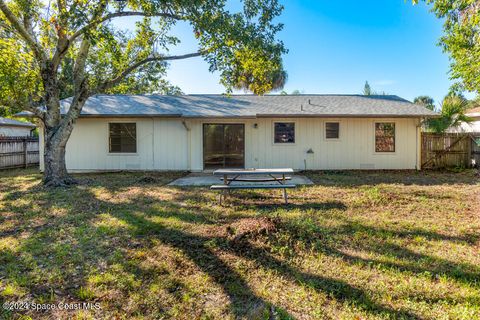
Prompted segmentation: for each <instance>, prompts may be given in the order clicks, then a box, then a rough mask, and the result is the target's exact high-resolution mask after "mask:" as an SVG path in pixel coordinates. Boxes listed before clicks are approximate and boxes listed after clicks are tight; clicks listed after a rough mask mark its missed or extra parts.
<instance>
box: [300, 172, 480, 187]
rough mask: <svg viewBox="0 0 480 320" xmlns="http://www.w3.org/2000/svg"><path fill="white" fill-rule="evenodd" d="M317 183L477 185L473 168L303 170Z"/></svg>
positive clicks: (346, 184)
mask: <svg viewBox="0 0 480 320" xmlns="http://www.w3.org/2000/svg"><path fill="white" fill-rule="evenodd" d="M302 174H304V175H305V176H307V177H308V178H309V179H310V180H312V181H313V182H314V183H315V184H317V185H323V186H335V187H359V186H373V185H378V184H401V185H418V186H434V185H456V184H467V185H478V184H479V180H478V177H477V176H476V172H475V171H474V170H466V171H465V172H460V173H455V172H449V171H428V170H423V171H416V170H369V171H365V170H363V171H362V170H331V171H306V172H303V173H302Z"/></svg>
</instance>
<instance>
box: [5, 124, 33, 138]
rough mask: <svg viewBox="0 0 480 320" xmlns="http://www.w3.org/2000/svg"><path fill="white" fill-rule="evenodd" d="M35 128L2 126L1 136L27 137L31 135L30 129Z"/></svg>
mask: <svg viewBox="0 0 480 320" xmlns="http://www.w3.org/2000/svg"><path fill="white" fill-rule="evenodd" d="M32 129H33V128H27V127H15V126H0V137H25V136H30V131H31V130H32Z"/></svg>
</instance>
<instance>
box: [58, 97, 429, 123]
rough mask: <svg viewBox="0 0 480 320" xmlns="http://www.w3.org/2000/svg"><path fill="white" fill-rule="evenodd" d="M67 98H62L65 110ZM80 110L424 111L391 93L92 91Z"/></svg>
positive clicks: (187, 113) (241, 113) (236, 113)
mask: <svg viewBox="0 0 480 320" xmlns="http://www.w3.org/2000/svg"><path fill="white" fill-rule="evenodd" d="M70 103H71V98H67V99H64V100H62V101H61V106H62V113H66V111H67V110H68V108H69V106H70ZM81 116H104V117H115V116H163V117H193V118H195V117H224V118H229V117H282V116H284V117H293V116H295V117H428V116H436V113H435V112H432V111H430V110H428V109H426V108H424V107H423V106H419V105H415V104H413V103H411V102H409V101H407V100H405V99H402V98H400V97H397V96H393V95H386V96H363V95H265V96H255V95H231V96H225V95H208V94H201V95H182V96H164V95H155V94H154V95H95V96H92V97H90V98H89V99H88V100H87V102H86V103H85V106H84V107H83V110H82V113H81Z"/></svg>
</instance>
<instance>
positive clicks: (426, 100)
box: [413, 96, 435, 111]
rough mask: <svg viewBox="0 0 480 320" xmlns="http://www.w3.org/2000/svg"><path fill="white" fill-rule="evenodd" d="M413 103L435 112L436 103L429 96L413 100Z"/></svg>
mask: <svg viewBox="0 0 480 320" xmlns="http://www.w3.org/2000/svg"><path fill="white" fill-rule="evenodd" d="M413 103H415V104H419V105H422V106H424V107H425V108H427V109H429V110H432V111H433V110H435V101H434V100H433V98H432V97H429V96H418V97H416V98H415V99H413Z"/></svg>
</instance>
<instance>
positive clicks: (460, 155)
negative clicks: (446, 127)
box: [422, 132, 475, 169]
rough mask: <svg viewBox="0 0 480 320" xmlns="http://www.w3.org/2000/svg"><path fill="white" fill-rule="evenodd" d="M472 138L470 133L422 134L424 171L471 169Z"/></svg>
mask: <svg viewBox="0 0 480 320" xmlns="http://www.w3.org/2000/svg"><path fill="white" fill-rule="evenodd" d="M472 138H473V137H472V135H471V134H468V133H425V132H424V133H422V169H440V168H451V167H463V168H470V167H471V166H472V156H473V153H472V148H473V144H474V143H475V142H474V140H473V139H472Z"/></svg>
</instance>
